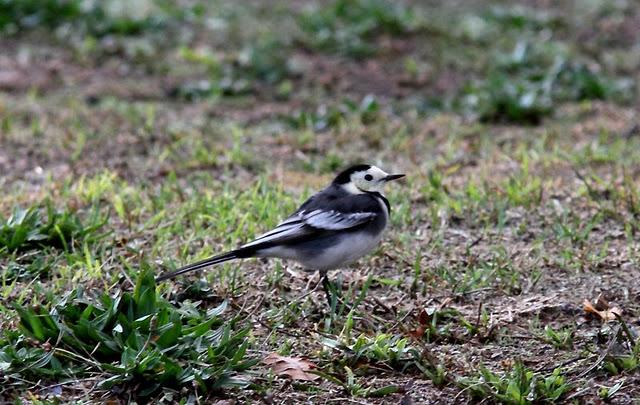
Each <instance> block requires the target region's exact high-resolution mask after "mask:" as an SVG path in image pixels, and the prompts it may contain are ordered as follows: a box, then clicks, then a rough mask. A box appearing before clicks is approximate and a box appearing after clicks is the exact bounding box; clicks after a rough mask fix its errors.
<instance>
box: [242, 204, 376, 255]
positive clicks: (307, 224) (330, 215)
mask: <svg viewBox="0 0 640 405" xmlns="http://www.w3.org/2000/svg"><path fill="white" fill-rule="evenodd" d="M377 215H378V214H377V213H375V212H352V213H345V212H339V211H335V210H328V211H327V210H321V209H316V210H313V211H310V212H307V211H304V210H303V211H299V212H297V213H295V214H294V215H292V216H290V217H289V218H287V219H286V220H284V221H283V222H282V223H280V224H279V225H278V226H277V227H275V228H274V229H273V230H271V231H269V232H267V233H264V234H262V235H260V236H258V237H257V238H256V239H255V240H254V241H252V242H249V243H247V244H246V245H243V246H242V247H243V248H245V247H251V246H255V245H258V244H262V243H267V242H271V243H280V242H288V241H291V240H292V239H295V238H299V237H306V236H309V235H311V234H314V233H317V232H321V231H336V230H343V229H348V228H353V227H354V226H358V225H360V224H363V223H365V222H367V221H369V220H371V219H373V218H374V217H376V216H377Z"/></svg>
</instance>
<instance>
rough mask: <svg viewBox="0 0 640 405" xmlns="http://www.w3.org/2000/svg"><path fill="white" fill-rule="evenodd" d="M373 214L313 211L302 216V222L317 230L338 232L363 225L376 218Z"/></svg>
mask: <svg viewBox="0 0 640 405" xmlns="http://www.w3.org/2000/svg"><path fill="white" fill-rule="evenodd" d="M377 215H378V214H376V213H375V212H351V213H345V212H340V211H334V210H329V211H325V210H319V209H318V210H314V211H311V212H309V213H308V214H307V213H305V214H304V217H303V218H304V222H305V223H306V224H307V225H309V226H312V227H314V228H318V229H326V230H332V231H335V230H340V229H348V228H353V227H354V226H358V225H360V224H363V223H365V222H367V221H369V220H371V219H372V218H374V217H375V216H377Z"/></svg>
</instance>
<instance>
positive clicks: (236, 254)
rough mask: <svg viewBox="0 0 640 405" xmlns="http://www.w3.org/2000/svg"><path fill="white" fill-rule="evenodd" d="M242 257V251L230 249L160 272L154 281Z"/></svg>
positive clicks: (157, 281)
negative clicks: (175, 268) (229, 250)
mask: <svg viewBox="0 0 640 405" xmlns="http://www.w3.org/2000/svg"><path fill="white" fill-rule="evenodd" d="M242 257H246V256H245V255H244V254H243V252H241V251H239V250H232V251H231V252H227V253H223V254H221V255H218V256H213V257H210V258H208V259H204V260H201V261H199V262H196V263H191V264H188V265H186V266H184V267H181V268H179V269H178V270H175V271H172V272H168V273H163V274H160V275H159V276H158V277H156V283H159V282H161V281H164V280H168V279H170V278H174V277H175V276H179V275H180V274H184V273H187V272H190V271H194V270H200V269H203V268H205V267H209V266H212V265H214V264H218V263H223V262H226V261H229V260H233V259H239V258H242Z"/></svg>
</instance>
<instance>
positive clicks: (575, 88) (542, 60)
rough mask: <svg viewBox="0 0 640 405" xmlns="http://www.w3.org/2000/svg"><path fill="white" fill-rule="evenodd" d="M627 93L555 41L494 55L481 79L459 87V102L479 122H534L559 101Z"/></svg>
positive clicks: (620, 96) (522, 45)
mask: <svg viewBox="0 0 640 405" xmlns="http://www.w3.org/2000/svg"><path fill="white" fill-rule="evenodd" d="M629 95H630V88H629V87H627V88H624V87H623V84H622V83H619V82H616V81H614V80H613V79H611V78H609V77H607V76H605V75H604V74H603V73H601V72H597V71H594V70H593V69H592V68H590V67H589V66H587V65H586V64H585V63H583V62H580V61H576V60H574V58H573V57H571V55H569V54H568V53H567V52H566V51H565V50H563V49H562V47H561V46H559V45H558V44H555V43H551V44H547V45H537V44H533V43H528V42H527V41H521V42H519V43H518V44H517V45H516V46H515V48H514V49H513V51H512V52H511V53H508V54H503V53H499V54H498V55H497V56H496V58H495V64H494V65H492V66H490V68H489V71H488V73H487V75H486V79H484V80H482V81H479V82H477V83H475V84H471V85H468V86H467V87H466V88H465V89H463V91H462V99H461V101H460V103H461V104H462V106H463V107H464V108H467V109H469V110H471V111H473V112H475V113H476V114H478V116H479V118H480V119H481V120H483V121H508V122H520V123H532V124H536V123H539V122H540V120H541V119H542V118H544V117H545V116H548V115H550V114H551V113H553V111H554V109H555V107H556V105H558V104H559V103H561V102H567V101H582V100H594V99H609V98H617V99H625V98H628V97H629Z"/></svg>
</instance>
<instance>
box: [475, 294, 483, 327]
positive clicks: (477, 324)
mask: <svg viewBox="0 0 640 405" xmlns="http://www.w3.org/2000/svg"><path fill="white" fill-rule="evenodd" d="M481 315H482V301H480V303H479V304H478V315H477V316H476V331H479V330H480V317H481Z"/></svg>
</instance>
